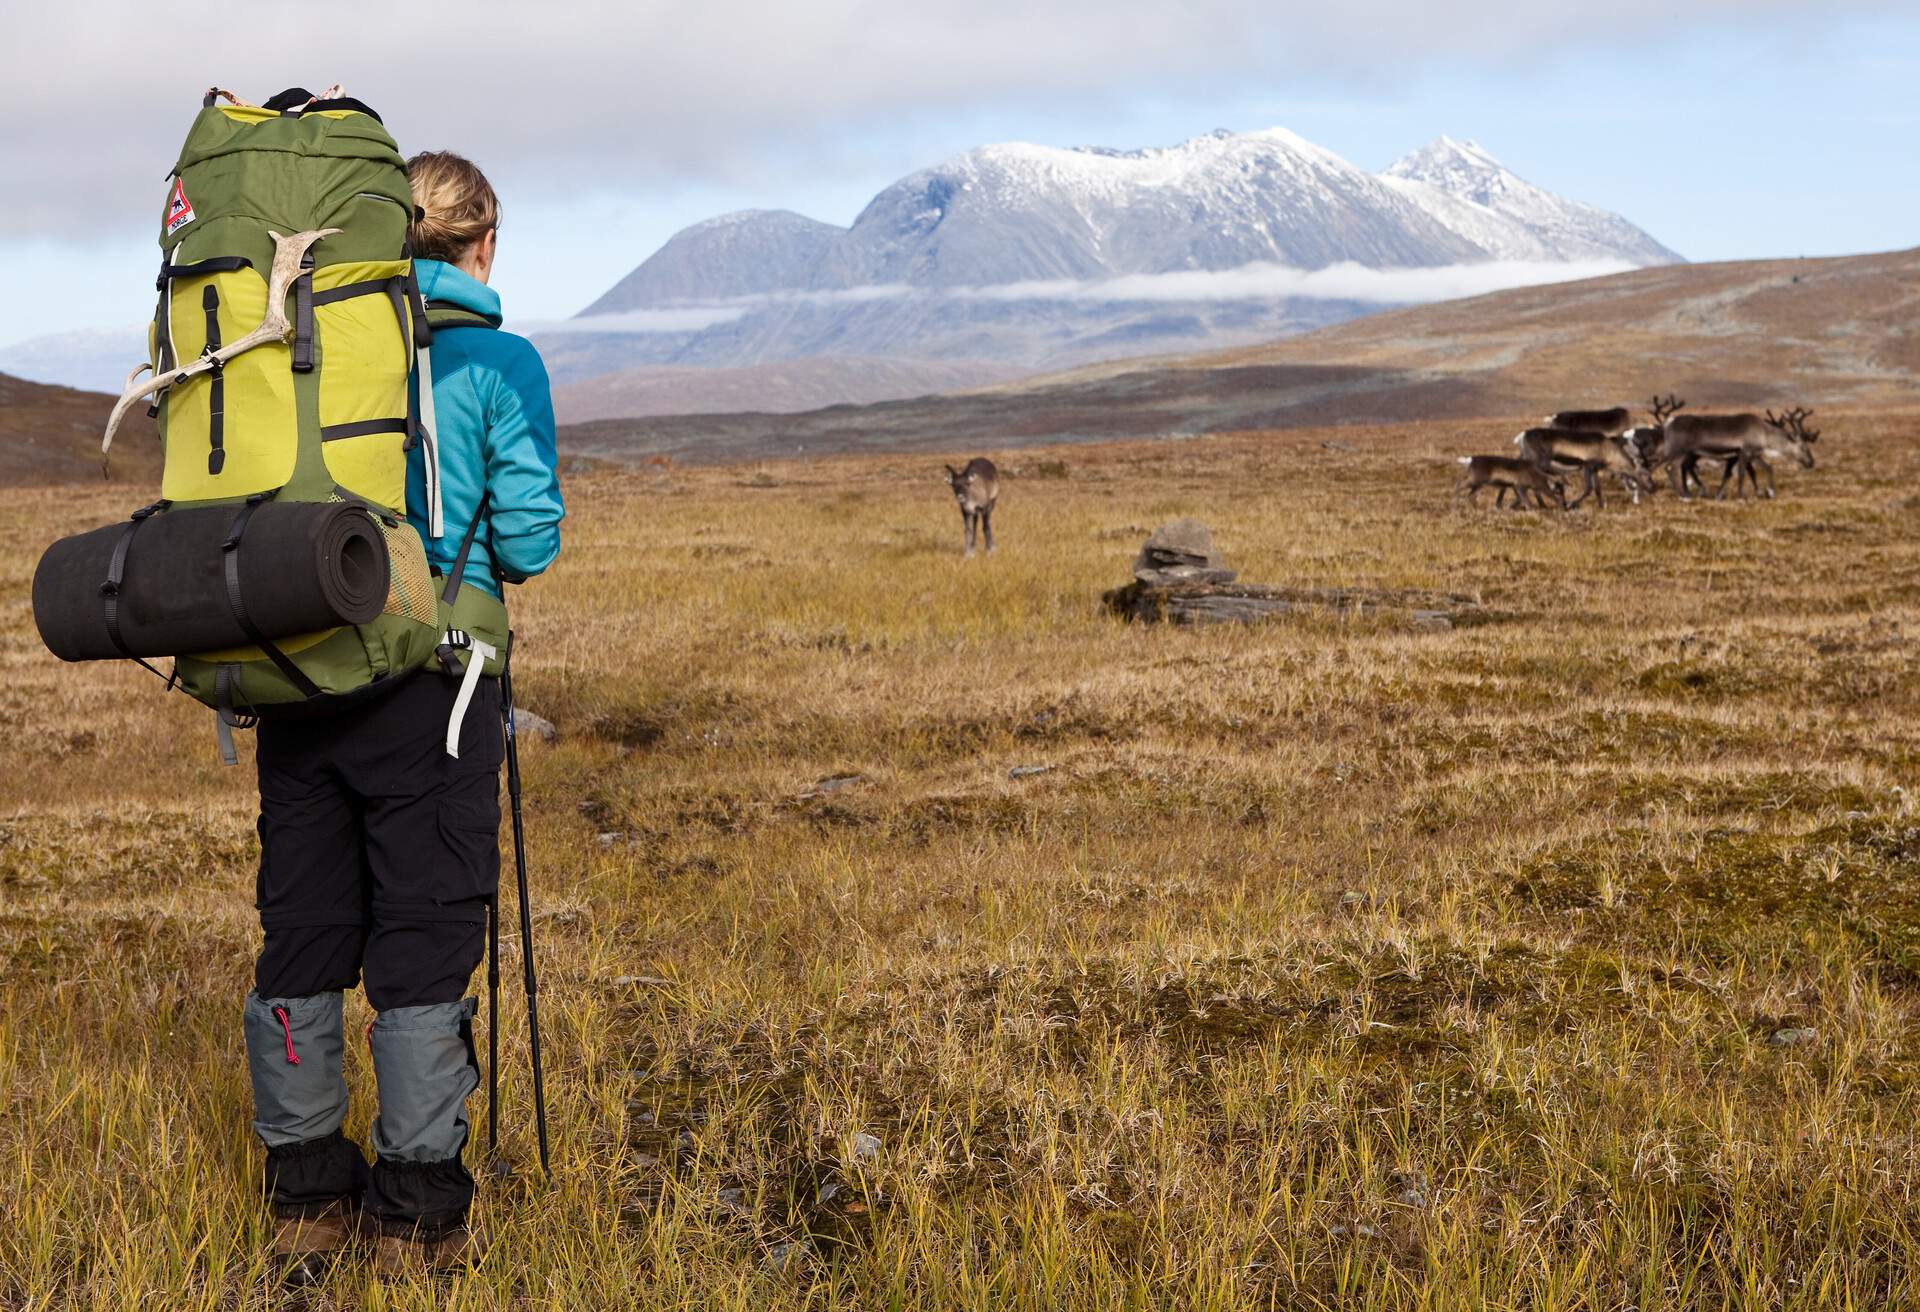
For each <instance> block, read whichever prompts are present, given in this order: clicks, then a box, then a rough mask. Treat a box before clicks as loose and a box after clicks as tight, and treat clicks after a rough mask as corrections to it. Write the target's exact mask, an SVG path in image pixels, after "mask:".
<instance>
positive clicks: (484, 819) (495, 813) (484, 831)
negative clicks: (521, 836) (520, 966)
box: [433, 772, 500, 917]
mask: <svg viewBox="0 0 1920 1312" xmlns="http://www.w3.org/2000/svg"><path fill="white" fill-rule="evenodd" d="M462 783H463V784H467V781H465V780H463V781H462ZM481 787H484V788H485V790H486V791H485V792H481V791H480V788H481ZM498 787H499V783H498V781H497V779H496V778H495V777H494V775H493V774H492V773H490V772H489V773H487V774H484V775H476V776H474V778H473V781H472V783H471V784H467V789H471V791H467V789H463V790H462V791H461V792H460V793H457V794H453V795H450V796H448V797H447V798H446V800H445V801H444V802H442V803H441V806H440V815H439V827H440V843H441V846H442V847H443V848H444V849H445V862H446V864H445V866H444V868H443V869H442V870H441V872H440V873H439V877H438V878H436V879H435V880H434V881H433V900H434V901H435V902H436V903H437V904H439V905H440V906H442V907H445V908H448V909H450V910H451V909H454V908H461V909H468V908H471V909H472V910H473V911H474V912H475V914H476V915H478V916H482V917H484V914H485V904H486V900H487V899H488V898H491V897H492V896H493V895H494V894H495V893H496V892H497V891H498V890H499V887H500V798H499V796H498V794H497V793H496V792H495V791H494V790H495V789H497V788H498Z"/></svg>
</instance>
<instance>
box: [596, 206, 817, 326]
mask: <svg viewBox="0 0 1920 1312" xmlns="http://www.w3.org/2000/svg"><path fill="white" fill-rule="evenodd" d="M846 232H847V230H846V229H845V228H836V227H835V226H834V225H833V224H831V223H821V222H820V221H819V220H818V219H810V218H808V217H807V216H806V215H804V214H795V213H794V212H793V211H792V210H740V211H739V212H737V213H734V214H722V215H721V216H720V217H718V218H714V219H707V220H705V221H704V222H701V223H696V224H694V225H693V226H692V227H691V228H682V229H681V230H680V231H679V232H677V233H675V234H674V235H673V236H672V238H670V239H669V240H668V242H667V244H666V245H665V246H662V247H661V248H660V251H659V253H658V254H657V255H655V256H654V257H653V258H652V259H650V260H648V261H647V262H646V263H644V264H642V265H641V266H640V267H639V268H637V269H635V270H634V271H633V272H632V273H630V274H628V275H627V276H626V277H624V278H622V279H621V280H620V281H619V282H617V283H615V284H614V285H613V287H612V288H611V289H610V290H609V291H608V292H607V294H606V295H605V296H602V297H601V298H600V299H599V300H597V301H595V302H594V303H593V304H592V305H589V306H588V307H587V308H586V309H585V310H583V311H582V312H581V313H583V314H614V313H618V312H619V311H622V310H632V309H637V308H640V307H643V306H645V307H652V306H659V305H685V304H689V303H699V302H703V301H723V300H727V299H730V298H732V297H736V296H752V295H755V294H756V293H765V292H779V291H793V290H798V289H800V288H803V287H806V286H809V285H810V282H811V279H812V276H813V270H814V268H816V267H817V266H818V265H819V263H820V261H821V259H822V258H823V257H825V255H826V253H827V252H828V251H829V250H830V249H832V247H833V245H834V243H835V242H837V241H838V240H839V239H840V238H842V237H844V236H845V235H846Z"/></svg>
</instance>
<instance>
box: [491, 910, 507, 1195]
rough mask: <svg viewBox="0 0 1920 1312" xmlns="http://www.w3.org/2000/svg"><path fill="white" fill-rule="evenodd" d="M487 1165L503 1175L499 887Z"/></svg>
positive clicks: (494, 913) (495, 915)
mask: <svg viewBox="0 0 1920 1312" xmlns="http://www.w3.org/2000/svg"><path fill="white" fill-rule="evenodd" d="M487 1166H488V1168H489V1169H490V1170H492V1172H493V1173H494V1174H495V1175H504V1174H505V1173H506V1172H505V1167H506V1163H504V1162H502V1161H501V1160H500V889H499V888H498V886H497V885H496V887H495V888H494V890H493V895H492V896H491V897H489V898H488V899H487Z"/></svg>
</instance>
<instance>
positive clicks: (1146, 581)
mask: <svg viewBox="0 0 1920 1312" xmlns="http://www.w3.org/2000/svg"><path fill="white" fill-rule="evenodd" d="M1239 577H1240V576H1239V573H1238V571H1236V570H1234V569H1232V568H1230V567H1229V566H1228V565H1227V562H1226V558H1225V557H1223V556H1222V555H1221V554H1220V553H1219V552H1218V551H1217V550H1215V549H1214V545H1213V532H1212V530H1210V529H1209V528H1208V527H1207V526H1206V525H1205V524H1203V523H1201V522H1200V521H1199V520H1197V519H1194V518H1192V517H1190V516H1189V517H1187V518H1183V519H1176V520H1174V521H1173V522H1172V523H1171V524H1164V525H1162V526H1161V527H1160V528H1158V529H1156V530H1155V531H1154V533H1153V535H1152V536H1151V537H1149V538H1148V539H1147V541H1146V545H1145V546H1143V547H1141V548H1140V554H1139V556H1138V557H1136V558H1135V560H1134V562H1133V582H1131V583H1129V584H1127V585H1126V586H1125V587H1121V588H1115V589H1114V590H1113V591H1111V592H1109V593H1107V594H1106V596H1105V598H1104V600H1105V602H1106V605H1107V608H1108V609H1109V610H1111V611H1112V612H1113V613H1114V614H1116V615H1119V616H1122V617H1124V618H1126V619H1130V620H1140V621H1144V622H1146V623H1150V624H1151V623H1162V622H1164V623H1168V624H1218V623H1223V622H1239V623H1246V622H1248V621H1252V620H1259V619H1267V618H1269V617H1271V616H1274V615H1284V614H1286V613H1287V612H1288V611H1291V610H1293V609H1295V608H1297V607H1300V606H1317V607H1324V608H1328V609H1334V610H1346V611H1353V612H1368V611H1376V612H1377V611H1392V612H1396V613H1399V614H1401V615H1404V616H1405V617H1406V618H1407V620H1408V621H1409V622H1410V623H1411V624H1412V626H1413V627H1414V628H1416V629H1424V630H1429V631H1439V630H1445V629H1451V628H1452V627H1454V625H1455V623H1456V622H1459V621H1460V620H1461V619H1462V618H1463V617H1464V616H1465V615H1466V614H1467V613H1468V612H1471V611H1474V610H1477V609H1478V603H1477V602H1476V601H1475V600H1474V599H1473V598H1471V597H1462V596H1457V595H1454V594H1451V593H1435V592H1397V591H1385V590H1381V589H1377V588H1281V587H1268V586H1266V585H1263V584H1259V583H1240V582H1238V581H1237V580H1238V579H1239Z"/></svg>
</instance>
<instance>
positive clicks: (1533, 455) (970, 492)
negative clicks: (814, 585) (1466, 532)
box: [946, 393, 1820, 556]
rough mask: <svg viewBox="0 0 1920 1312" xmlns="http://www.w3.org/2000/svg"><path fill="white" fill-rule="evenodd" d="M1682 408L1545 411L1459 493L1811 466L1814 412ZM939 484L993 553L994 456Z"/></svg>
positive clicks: (1502, 499) (1519, 498) (1639, 484)
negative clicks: (1708, 467) (1637, 415)
mask: <svg viewBox="0 0 1920 1312" xmlns="http://www.w3.org/2000/svg"><path fill="white" fill-rule="evenodd" d="M1686 408H1687V403H1686V402H1685V401H1682V400H1680V399H1679V398H1678V397H1676V396H1674V395H1672V394H1671V393H1669V394H1668V395H1666V396H1656V397H1654V398H1653V401H1652V403H1651V404H1650V405H1649V407H1648V409H1649V410H1650V411H1651V412H1652V414H1653V422H1652V423H1651V424H1641V425H1635V424H1634V422H1633V411H1632V410H1630V409H1628V408H1627V407H1626V406H1624V405H1621V406H1615V407H1614V408H1613V409H1611V410H1562V411H1561V412H1560V413H1558V414H1552V415H1548V416H1547V417H1546V419H1545V421H1544V422H1543V423H1542V425H1541V426H1540V427H1539V428H1529V429H1527V430H1526V431H1524V432H1522V433H1521V434H1519V435H1518V436H1517V437H1515V438H1514V439H1513V443H1514V445H1515V446H1517V447H1519V448H1520V454H1519V455H1517V456H1461V457H1460V463H1461V464H1463V465H1465V466H1466V478H1465V479H1464V480H1463V481H1462V482H1461V484H1460V487H1459V492H1460V493H1463V494H1464V495H1465V496H1466V498H1467V500H1468V501H1469V502H1470V503H1475V504H1477V503H1478V499H1479V496H1480V489H1482V488H1484V487H1494V488H1497V489H1499V491H1498V495H1496V496H1495V497H1494V499H1493V504H1494V506H1495V508H1501V507H1504V506H1506V504H1507V498H1508V496H1509V495H1511V496H1512V498H1513V509H1515V510H1524V509H1527V508H1528V507H1529V506H1531V507H1532V508H1534V509H1537V510H1546V509H1548V508H1549V503H1551V504H1552V505H1557V506H1559V507H1560V509H1562V510H1572V509H1573V508H1574V507H1576V506H1578V505H1579V504H1580V503H1581V502H1583V501H1585V500H1586V499H1587V498H1588V497H1592V498H1593V499H1594V503H1595V504H1596V505H1597V506H1599V507H1600V508H1601V509H1603V510H1604V509H1605V508H1606V504H1607V498H1606V494H1605V493H1604V492H1603V491H1602V490H1601V486H1600V485H1601V482H1602V480H1603V479H1604V478H1606V477H1607V476H1609V475H1610V476H1612V477H1614V478H1616V479H1618V480H1619V482H1620V486H1621V487H1623V488H1625V489H1626V491H1627V495H1628V496H1629V497H1631V498H1632V499H1633V503H1634V504H1635V505H1638V504H1640V498H1641V497H1643V496H1646V497H1650V496H1652V495H1653V494H1654V492H1655V490H1656V489H1657V488H1658V486H1659V485H1658V483H1657V482H1656V481H1655V478H1654V475H1655V473H1656V471H1658V470H1660V469H1662V468H1664V469H1665V470H1666V471H1667V479H1668V482H1669V483H1671V485H1672V487H1673V493H1674V495H1675V496H1677V497H1679V498H1681V499H1682V500H1689V499H1691V498H1692V497H1694V496H1695V495H1702V496H1704V495H1705V494H1706V490H1707V485H1706V482H1705V480H1704V479H1702V478H1701V477H1700V466H1701V464H1702V463H1706V462H1712V461H1716V460H1717V461H1719V462H1720V464H1721V470H1720V482H1719V484H1718V486H1716V487H1715V488H1714V490H1713V499H1714V500H1716V501H1718V500H1721V499H1722V498H1724V497H1725V496H1726V492H1727V484H1728V483H1730V482H1733V483H1734V495H1735V496H1738V497H1745V496H1746V495H1747V485H1748V484H1749V483H1751V484H1752V485H1753V494H1754V495H1755V496H1757V497H1760V496H1764V497H1771V496H1773V495H1774V485H1773V462H1774V461H1776V460H1795V461H1798V462H1799V464H1800V467H1801V468H1803V469H1812V468H1813V444H1814V443H1815V442H1817V441H1819V440H1820V430H1819V429H1817V428H1808V427H1807V420H1808V418H1809V417H1811V416H1812V414H1813V411H1811V410H1803V409H1800V408H1798V407H1795V408H1793V409H1790V410H1785V411H1782V412H1781V413H1780V414H1777V415H1776V414H1775V413H1774V412H1773V411H1771V410H1769V411H1767V412H1766V413H1765V414H1763V415H1755V414H1738V415H1683V414H1681V413H1680V412H1681V411H1682V410H1684V409H1686ZM1575 474H1578V475H1579V476H1580V479H1581V489H1580V495H1579V496H1577V497H1575V498H1574V499H1573V500H1572V501H1568V500H1567V479H1568V478H1569V477H1571V476H1573V475H1575ZM1762 474H1765V475H1766V476H1767V486H1766V490H1765V491H1762V490H1761V488H1760V476H1761V475H1762ZM1736 475H1737V476H1738V481H1737V482H1735V481H1734V480H1735V477H1736ZM946 482H947V487H948V489H949V490H950V491H952V493H953V499H954V501H955V503H957V504H958V506H959V507H960V522H961V524H962V526H963V528H964V531H965V534H966V548H967V555H969V556H971V555H972V554H973V552H974V544H975V542H976V541H977V540H978V539H979V538H982V537H984V538H985V539H986V548H987V550H988V551H989V552H991V551H992V550H993V509H994V506H995V505H996V504H997V503H998V501H999V499H1000V471H999V470H997V469H995V468H994V466H993V461H991V460H988V459H986V458H985V457H976V458H974V459H972V460H969V461H968V462H967V463H966V465H965V466H963V467H962V468H960V469H955V468H954V467H953V466H952V465H948V466H946Z"/></svg>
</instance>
